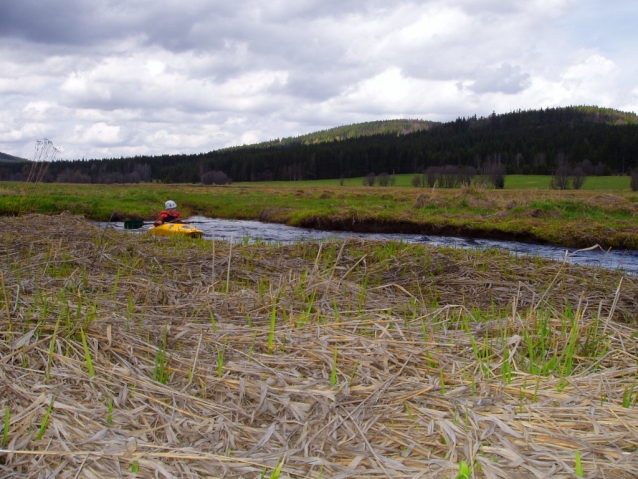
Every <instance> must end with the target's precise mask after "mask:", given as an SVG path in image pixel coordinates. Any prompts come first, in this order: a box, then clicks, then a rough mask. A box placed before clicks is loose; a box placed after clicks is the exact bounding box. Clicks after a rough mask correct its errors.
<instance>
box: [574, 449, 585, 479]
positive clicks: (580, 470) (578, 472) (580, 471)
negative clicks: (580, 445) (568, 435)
mask: <svg viewBox="0 0 638 479" xmlns="http://www.w3.org/2000/svg"><path fill="white" fill-rule="evenodd" d="M575 456H576V457H575V467H574V469H576V475H577V476H578V477H585V474H584V473H583V464H582V463H581V462H580V452H579V451H576V452H575Z"/></svg>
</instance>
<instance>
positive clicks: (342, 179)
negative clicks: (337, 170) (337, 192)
mask: <svg viewBox="0 0 638 479" xmlns="http://www.w3.org/2000/svg"><path fill="white" fill-rule="evenodd" d="M344 181H345V180H344V178H343V175H341V176H340V177H339V186H343V183H344Z"/></svg>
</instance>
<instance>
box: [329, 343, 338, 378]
mask: <svg viewBox="0 0 638 479" xmlns="http://www.w3.org/2000/svg"><path fill="white" fill-rule="evenodd" d="M336 385H337V345H336V344H335V352H334V356H333V358H332V372H331V373H330V386H332V387H335V386H336Z"/></svg>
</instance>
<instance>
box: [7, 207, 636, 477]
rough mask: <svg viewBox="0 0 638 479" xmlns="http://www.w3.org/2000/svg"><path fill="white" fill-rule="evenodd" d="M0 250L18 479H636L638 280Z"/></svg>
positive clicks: (356, 253) (48, 247)
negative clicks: (467, 474) (471, 477)
mask: <svg viewBox="0 0 638 479" xmlns="http://www.w3.org/2000/svg"><path fill="white" fill-rule="evenodd" d="M0 227H1V230H0V236H1V238H2V241H1V243H0V255H1V256H0V258H1V261H0V268H1V271H2V281H3V290H2V294H0V304H2V308H1V309H0V321H1V322H0V365H1V367H0V382H1V383H0V384H1V390H2V391H3V392H2V394H1V395H0V424H3V422H2V421H3V418H8V419H9V421H8V424H7V425H6V426H5V429H4V430H3V431H0V434H2V433H3V432H4V434H3V435H2V436H0V440H3V441H4V440H5V439H6V444H4V445H3V447H4V449H2V450H1V451H0V477H44V475H46V477H54V476H56V475H57V477H64V478H74V477H89V478H94V477H118V476H125V477H126V476H128V477H206V476H208V477H220V476H225V477H251V478H252V477H261V476H262V475H263V476H264V477H277V475H279V477H315V478H318V477H377V476H381V477H395V478H398V477H457V476H458V477H464V476H462V475H460V474H461V473H463V465H462V462H463V461H464V462H465V463H466V464H467V465H468V469H471V473H470V474H474V477H486V478H499V477H503V478H508V477H517V478H527V477H574V475H582V476H583V477H635V471H636V470H638V457H636V454H635V450H636V448H637V446H638V413H636V409H635V408H634V406H635V403H636V398H637V397H638V387H636V386H637V385H636V384H635V383H636V377H637V374H638V368H637V367H636V349H637V348H636V339H635V337H634V336H635V335H634V332H635V328H634V327H633V323H634V318H635V315H636V309H637V308H638V304H637V302H636V293H637V292H638V287H637V284H636V280H635V278H633V277H625V278H622V276H621V275H620V274H619V273H615V272H610V271H606V270H603V269H586V268H582V267H577V266H570V265H565V264H560V263H554V262H549V261H542V260H538V259H536V260H533V259H527V258H516V257H513V256H509V255H507V254H504V253H501V252H498V251H488V252H484V253H477V252H471V251H464V250H452V249H443V250H437V249H434V248H430V247H424V246H415V245H403V244H398V243H374V242H363V241H359V240H347V241H342V242H335V243H327V244H323V245H319V244H299V245H286V246H271V245H238V244H235V245H232V249H231V246H230V245H229V244H227V243H221V242H215V243H212V242H205V241H190V240H186V241H182V240H177V239H170V238H169V239H166V238H164V239H156V238H152V237H149V236H147V235H136V234H127V233H117V232H114V231H106V232H104V231H101V230H97V229H95V228H93V227H92V226H91V225H90V224H89V223H88V222H86V221H84V220H83V219H81V218H77V217H72V216H70V215H61V216H58V217H42V216H30V217H25V218H17V219H2V220H1V221H0ZM229 258H230V268H228V266H229ZM227 279H228V280H229V281H228V282H227ZM621 279H622V281H621ZM5 294H6V299H5ZM7 411H8V413H7ZM5 431H6V432H5ZM466 472H467V471H466Z"/></svg>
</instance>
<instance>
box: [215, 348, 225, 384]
mask: <svg viewBox="0 0 638 479" xmlns="http://www.w3.org/2000/svg"><path fill="white" fill-rule="evenodd" d="M225 355H226V343H224V345H223V346H222V348H221V349H219V348H218V349H217V377H218V378H221V377H222V376H223V375H224V356H225Z"/></svg>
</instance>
